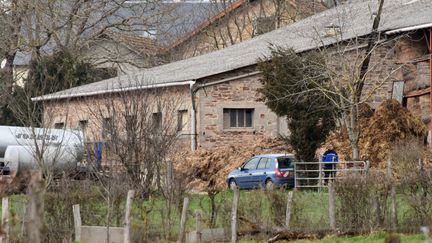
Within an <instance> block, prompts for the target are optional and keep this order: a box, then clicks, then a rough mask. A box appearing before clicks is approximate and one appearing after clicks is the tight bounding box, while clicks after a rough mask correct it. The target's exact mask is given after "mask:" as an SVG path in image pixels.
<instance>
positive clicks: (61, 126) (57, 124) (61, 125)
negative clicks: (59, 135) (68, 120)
mask: <svg viewBox="0 0 432 243" xmlns="http://www.w3.org/2000/svg"><path fill="white" fill-rule="evenodd" d="M64 127H65V124H64V122H57V123H55V124H54V128H55V129H63V128H64Z"/></svg>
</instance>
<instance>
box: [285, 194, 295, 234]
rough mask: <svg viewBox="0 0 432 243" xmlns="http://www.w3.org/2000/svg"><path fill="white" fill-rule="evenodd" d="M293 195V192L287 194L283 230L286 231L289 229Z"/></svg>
mask: <svg viewBox="0 0 432 243" xmlns="http://www.w3.org/2000/svg"><path fill="white" fill-rule="evenodd" d="M293 194H294V190H292V191H289V192H288V198H287V206H286V214H285V228H286V229H287V230H289V229H290V221H291V210H292V201H293Z"/></svg>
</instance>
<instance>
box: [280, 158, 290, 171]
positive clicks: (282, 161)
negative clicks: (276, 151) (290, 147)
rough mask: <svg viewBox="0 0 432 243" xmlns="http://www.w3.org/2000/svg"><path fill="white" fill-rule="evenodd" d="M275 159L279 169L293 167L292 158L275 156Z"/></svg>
mask: <svg viewBox="0 0 432 243" xmlns="http://www.w3.org/2000/svg"><path fill="white" fill-rule="evenodd" d="M277 161H278V168H279V169H287V168H292V167H293V164H292V158H288V157H279V158H277Z"/></svg>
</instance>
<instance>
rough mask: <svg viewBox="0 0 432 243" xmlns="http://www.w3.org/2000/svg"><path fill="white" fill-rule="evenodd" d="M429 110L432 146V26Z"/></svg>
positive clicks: (431, 33)
mask: <svg viewBox="0 0 432 243" xmlns="http://www.w3.org/2000/svg"><path fill="white" fill-rule="evenodd" d="M428 48H429V87H430V92H429V101H430V103H429V112H430V121H429V146H431V147H432V28H430V29H429V46H428Z"/></svg>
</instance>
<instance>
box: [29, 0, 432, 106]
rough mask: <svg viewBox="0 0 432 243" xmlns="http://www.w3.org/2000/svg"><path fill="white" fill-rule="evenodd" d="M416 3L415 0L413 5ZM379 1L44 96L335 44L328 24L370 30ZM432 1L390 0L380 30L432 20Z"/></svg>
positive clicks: (167, 77) (174, 77) (189, 75)
mask: <svg viewBox="0 0 432 243" xmlns="http://www.w3.org/2000/svg"><path fill="white" fill-rule="evenodd" d="M410 2H411V3H410ZM376 10H377V1H376V0H364V1H357V2H355V3H350V4H345V5H341V6H338V7H336V8H333V9H329V10H327V11H324V12H322V13H319V14H317V15H314V16H311V17H309V18H306V19H304V20H301V21H299V22H296V23H294V24H292V25H289V26H286V27H283V28H280V29H278V30H275V31H272V32H269V33H267V34H264V35H261V36H258V37H256V38H253V39H250V40H247V41H244V42H242V43H239V44H236V45H233V46H230V47H227V48H225V49H222V50H219V51H215V52H211V53H208V54H205V55H201V56H197V57H193V58H189V59H185V60H181V61H177V62H173V63H169V64H166V65H162V66H157V67H154V68H150V69H147V70H143V71H139V72H137V73H134V74H128V75H124V76H120V77H116V78H112V79H107V80H103V81H99V82H96V83H91V84H87V85H83V86H79V87H75V88H71V89H68V90H64V91H60V92H57V93H53V94H49V95H45V96H42V97H38V98H37V100H49V99H56V98H59V97H63V98H64V97H79V96H83V95H85V94H86V93H89V92H92V91H96V90H97V91H99V93H100V92H107V93H109V92H112V91H111V90H118V89H119V88H127V87H130V86H141V87H144V86H146V85H154V84H163V83H170V82H179V81H187V80H198V79H201V78H204V77H208V76H211V75H215V74H219V73H223V72H227V71H230V70H234V69H238V68H242V67H246V66H250V65H253V64H256V63H257V59H258V58H260V57H264V56H267V55H269V54H270V50H269V48H268V47H269V45H277V46H282V47H291V48H294V49H295V50H296V51H297V52H302V51H307V50H310V49H314V48H316V47H318V46H322V45H329V44H332V43H335V42H336V41H337V40H336V39H335V38H334V37H331V36H329V37H326V31H325V27H326V26H335V25H336V26H340V28H341V31H342V39H344V40H348V39H352V38H355V37H360V36H365V35H368V34H370V32H371V28H372V21H373V14H374V12H375V11H376ZM431 10H432V1H431V0H418V1H415V2H412V1H411V0H386V2H385V5H384V10H383V15H382V18H381V24H380V28H379V31H380V32H385V31H389V30H395V29H400V28H405V27H410V26H417V25H421V24H427V23H432V14H431Z"/></svg>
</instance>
